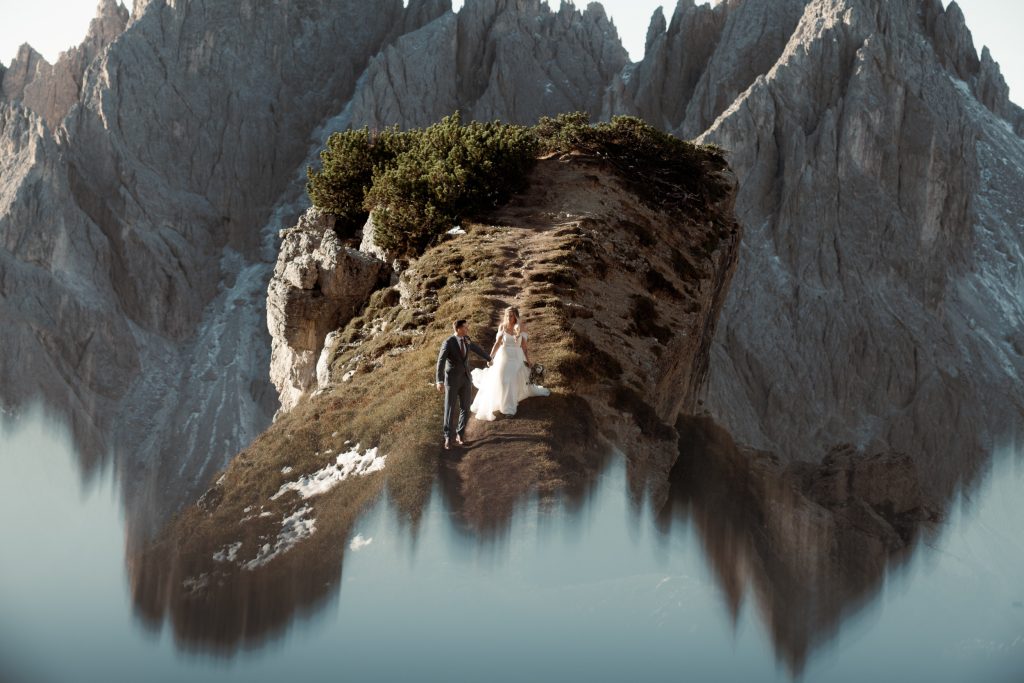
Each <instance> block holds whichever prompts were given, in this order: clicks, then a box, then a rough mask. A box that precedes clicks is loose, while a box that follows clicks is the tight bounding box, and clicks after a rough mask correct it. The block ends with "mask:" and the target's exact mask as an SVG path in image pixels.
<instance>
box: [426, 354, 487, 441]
mask: <svg viewBox="0 0 1024 683" xmlns="http://www.w3.org/2000/svg"><path fill="white" fill-rule="evenodd" d="M470 351H472V352H473V353H475V354H476V355H478V356H480V357H481V358H483V359H485V360H487V362H490V360H491V357H490V356H489V355H487V352H486V351H484V350H483V349H482V348H480V346H478V345H477V344H475V343H474V342H472V341H470V339H469V337H466V354H465V355H463V353H462V348H461V346H460V344H459V338H458V337H457V336H456V335H454V334H453V335H452V336H450V337H448V338H447V339H445V340H444V341H443V342H441V350H440V351H439V352H438V354H437V373H436V374H437V383H438V384H444V438H446V439H447V438H449V437H451V435H452V428H451V424H452V413H453V412H454V411H455V401H456V400H458V402H459V404H460V407H461V408H462V411H461V412H460V413H459V426H458V429H457V430H456V431H457V433H458V434H459V435H460V436H461V435H462V433H463V432H464V431H465V429H466V422H467V421H468V420H469V406H470V404H471V403H472V399H473V397H472V393H471V391H470V388H471V387H472V386H473V378H472V377H471V376H470V374H469V352H470Z"/></svg>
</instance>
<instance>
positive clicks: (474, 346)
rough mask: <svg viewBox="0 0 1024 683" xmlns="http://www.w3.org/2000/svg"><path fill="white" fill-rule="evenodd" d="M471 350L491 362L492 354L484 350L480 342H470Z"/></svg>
mask: <svg viewBox="0 0 1024 683" xmlns="http://www.w3.org/2000/svg"><path fill="white" fill-rule="evenodd" d="M469 350H470V351H472V352H473V353H475V354H476V355H478V356H480V357H481V358H483V359H484V360H485V361H487V362H488V363H490V362H491V356H490V354H488V353H487V352H486V351H484V350H483V348H482V347H481V346H480V345H479V344H477V343H476V342H474V341H471V342H469Z"/></svg>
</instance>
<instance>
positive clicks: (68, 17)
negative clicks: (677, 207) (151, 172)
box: [0, 0, 1024, 105]
mask: <svg viewBox="0 0 1024 683" xmlns="http://www.w3.org/2000/svg"><path fill="white" fill-rule="evenodd" d="M223 1H225V2H228V1H230V0H223ZM559 1H560V0H549V4H550V5H551V6H552V7H554V6H555V5H556V4H557V3H558V2H559ZM943 1H944V2H945V0H943ZM132 2H133V0H125V4H126V6H128V7H129V8H131V5H132ZM958 2H959V4H960V7H961V8H962V9H963V11H964V15H965V16H966V17H967V25H968V26H969V27H970V28H971V32H972V33H973V34H974V44H975V46H976V47H977V48H978V53H979V54H980V53H981V46H982V45H988V46H989V49H990V50H991V51H992V56H993V57H994V58H995V60H996V61H997V62H999V64H1000V66H1001V67H1002V70H1003V75H1004V76H1005V77H1006V82H1007V83H1008V84H1009V85H1010V96H1011V98H1013V99H1014V101H1016V102H1017V103H1018V104H1022V105H1024V49H1021V45H1020V41H1021V38H1020V28H1021V27H1022V26H1024V2H1016V1H1011V0H958ZM586 4H587V2H586V0H579V1H578V2H576V6H577V7H580V8H583V7H585V6H586ZM602 4H603V5H604V6H605V9H606V11H607V12H608V14H609V16H611V17H612V20H613V21H614V22H615V26H616V27H617V28H618V30H619V35H620V36H621V37H622V41H623V44H624V45H625V47H626V49H627V50H628V51H629V55H630V57H631V58H632V59H633V60H634V61H636V60H639V59H640V58H641V57H643V51H644V38H645V37H646V35H647V25H648V24H649V23H650V20H651V14H652V13H653V12H654V10H655V8H657V7H658V6H659V5H661V6H663V7H665V17H666V19H668V18H671V16H672V9H673V8H674V7H675V3H674V2H671V1H670V2H666V1H665V0H603V2H602ZM946 4H948V2H946ZM96 5H97V2H96V0H29V1H28V2H26V0H0V60H2V61H3V63H4V64H10V62H11V59H13V57H14V55H15V53H16V52H17V50H18V46H19V45H21V44H22V43H25V42H27V43H29V44H31V45H32V47H34V48H35V49H36V50H38V51H39V52H41V53H42V54H43V56H45V57H46V58H47V59H48V60H49V61H50V62H53V61H55V60H56V59H57V55H58V54H59V53H60V51H61V50H65V49H67V48H68V47H71V46H72V45H77V44H78V43H79V42H81V40H82V38H84V37H85V31H86V28H87V27H88V25H89V20H90V19H91V18H92V17H93V15H94V14H95V11H96ZM453 5H454V6H455V8H456V9H458V8H459V7H461V6H462V0H454V2H453Z"/></svg>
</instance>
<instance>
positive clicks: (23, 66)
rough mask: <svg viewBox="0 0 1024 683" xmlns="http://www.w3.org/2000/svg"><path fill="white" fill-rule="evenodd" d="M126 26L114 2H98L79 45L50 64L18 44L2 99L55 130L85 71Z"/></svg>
mask: <svg viewBox="0 0 1024 683" xmlns="http://www.w3.org/2000/svg"><path fill="white" fill-rule="evenodd" d="M127 23H128V10H127V9H125V7H124V5H123V4H120V3H118V2H116V1H115V0H102V2H100V3H99V7H98V9H97V16H96V18H95V19H93V20H92V21H91V22H90V23H89V31H88V33H87V34H86V36H85V40H84V41H83V42H82V44H81V45H78V46H75V47H73V48H71V49H70V50H67V51H65V52H62V53H61V54H60V57H59V58H58V59H57V63H56V64H53V65H51V64H50V63H49V62H47V61H46V60H45V59H44V58H43V57H42V56H41V55H40V54H39V53H37V52H36V51H35V50H33V49H32V47H31V46H29V45H22V46H21V49H20V50H19V51H18V55H17V57H15V59H14V62H13V63H12V64H11V69H10V71H8V75H5V76H4V77H3V80H2V82H3V88H2V92H3V96H4V98H5V99H7V100H8V101H14V100H21V102H22V104H23V105H24V106H25V107H27V108H29V109H31V110H32V111H34V112H36V113H38V114H39V115H40V116H42V117H43V118H44V119H46V122H47V123H48V124H49V125H50V127H51V128H55V127H57V126H58V125H59V124H60V122H61V121H62V120H63V119H64V117H65V116H66V115H67V113H68V111H70V109H71V107H72V106H73V105H74V104H76V103H77V102H78V101H79V97H80V94H81V90H82V84H83V79H84V77H85V70H86V68H87V67H88V66H89V64H90V63H92V61H93V60H94V59H95V58H96V57H97V56H99V54H100V53H101V52H103V50H104V49H105V48H106V47H107V45H109V44H110V43H111V42H113V40H114V39H115V38H117V36H119V35H120V34H121V32H122V31H124V28H125V25H126V24H127Z"/></svg>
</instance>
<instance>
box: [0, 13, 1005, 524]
mask: <svg viewBox="0 0 1024 683" xmlns="http://www.w3.org/2000/svg"><path fill="white" fill-rule="evenodd" d="M353 26H358V27H359V30H357V31H353V30H352V27H353ZM647 38H648V39H647V55H646V56H645V59H644V60H643V61H642V62H639V63H636V64H629V63H628V61H627V58H626V53H625V51H624V50H623V48H622V46H621V45H620V43H619V40H618V36H617V35H616V33H615V29H614V27H613V26H612V24H611V23H610V22H609V21H608V19H607V17H606V16H605V14H604V12H603V10H601V9H600V6H598V5H596V4H592V5H590V6H588V7H587V8H586V10H584V11H582V12H579V11H576V10H574V9H572V8H571V7H570V6H568V5H566V6H563V8H562V9H561V10H560V11H558V12H552V11H551V10H550V9H548V8H547V7H546V6H545V5H542V4H541V3H539V1H538V0H467V3H466V5H465V6H464V7H463V9H462V10H461V11H460V12H459V13H458V14H454V13H452V12H451V5H450V2H448V0H412V1H411V2H410V3H409V7H408V8H403V7H402V2H401V0H385V1H384V2H379V3H373V4H372V5H371V4H370V3H361V2H354V1H349V2H329V1H328V0H309V1H308V2H303V3H261V2H255V1H254V0H243V1H241V2H239V3H236V4H234V5H231V6H229V5H227V4H225V3H221V2H214V1H213V0H194V1H192V2H188V3H183V2H168V1H167V0H136V3H135V5H134V9H133V11H132V14H131V16H130V17H126V15H125V11H124V8H123V7H122V6H120V5H118V4H115V3H114V2H113V1H112V0H104V2H102V3H101V5H100V11H99V16H98V18H97V19H96V21H94V22H93V25H92V27H91V28H90V32H89V37H88V38H87V39H86V41H85V42H84V43H83V45H82V46H79V47H78V48H75V49H72V50H70V51H68V52H66V53H64V55H62V57H61V58H60V59H58V62H57V64H56V65H53V66H50V65H48V64H46V63H45V60H42V58H41V57H39V56H38V54H36V53H34V51H32V50H31V49H30V48H28V47H26V48H25V49H23V50H22V52H21V53H19V56H18V57H17V58H16V59H15V61H14V62H13V63H12V64H11V66H10V68H6V69H3V68H0V78H2V87H0V92H2V95H0V170H2V174H0V244H2V248H0V312H2V313H3V319H4V321H5V323H7V321H10V324H7V325H5V330H4V332H3V339H4V343H5V348H10V349H13V350H15V351H16V353H12V354H8V355H7V356H5V358H3V359H0V387H2V389H0V394H2V395H0V399H2V402H3V404H4V405H5V406H7V407H11V406H17V405H22V404H24V403H26V402H27V401H30V400H34V399H38V398H42V399H43V400H45V401H46V402H48V403H49V404H50V405H51V406H53V407H55V408H56V409H57V410H59V411H61V412H66V413H67V414H69V415H70V416H71V419H72V421H73V423H74V424H75V425H76V427H78V428H79V429H78V433H79V438H80V440H81V441H82V442H83V443H85V442H90V443H91V437H89V436H88V435H91V434H95V433H102V434H106V435H107V436H108V442H109V441H110V440H112V441H116V442H119V443H125V444H131V446H129V447H128V448H129V450H131V451H132V452H131V453H130V454H129V455H130V457H127V460H126V461H125V462H131V463H134V465H132V466H131V467H127V469H128V470H129V474H131V475H133V476H135V477H136V478H137V479H139V480H141V481H143V482H144V483H143V485H142V486H141V488H140V490H141V491H143V493H140V494H139V496H138V497H139V500H140V501H141V500H143V499H147V498H148V499H153V498H158V497H160V496H156V495H149V494H161V495H162V496H163V497H164V498H166V497H167V496H168V489H173V490H174V491H175V492H177V491H178V490H179V489H180V492H181V495H182V497H187V496H188V495H189V494H190V492H191V491H194V490H195V489H196V488H198V487H201V486H202V484H204V483H205V479H206V478H207V477H208V475H209V473H210V472H212V471H213V470H214V469H216V468H217V467H219V465H220V464H221V463H223V462H224V461H225V459H226V458H227V457H229V456H230V455H231V454H232V453H234V452H235V451H237V450H238V448H240V447H241V446H242V445H244V444H245V443H246V442H248V441H249V440H250V439H251V438H253V437H254V436H255V434H257V433H258V432H259V431H260V429H262V427H263V426H264V425H266V424H267V422H268V421H269V420H270V416H271V415H272V413H273V412H274V409H275V407H276V406H275V401H274V397H273V394H272V390H271V389H270V386H269V384H268V382H267V372H266V369H267V366H268V364H269V363H270V347H271V341H270V337H269V335H268V333H267V329H266V318H265V315H266V309H265V303H266V300H265V295H266V292H267V282H268V281H269V279H270V277H271V272H272V269H273V263H274V260H275V258H276V257H277V245H276V236H277V234H278V232H279V231H280V230H281V229H282V228H284V227H286V226H289V225H292V224H294V222H295V220H296V217H297V216H298V215H299V214H301V213H302V211H303V210H304V209H305V208H306V206H307V202H306V200H305V198H304V195H303V181H304V176H303V171H304V170H305V166H306V165H307V163H311V160H312V161H314V162H315V159H316V150H317V148H318V147H319V146H320V145H321V144H322V141H323V139H324V138H325V137H326V135H327V134H328V133H329V132H331V131H332V130H336V129H339V128H344V127H346V126H350V125H351V126H361V125H363V124H368V125H371V126H383V125H389V124H399V125H402V126H419V125H425V124H428V123H430V122H433V121H434V120H436V119H437V118H439V117H440V116H443V115H445V114H448V113H451V111H452V110H454V109H460V110H461V111H462V113H463V115H464V117H465V118H467V119H468V118H476V119H490V118H495V117H497V118H501V119H503V120H506V121H517V122H533V121H534V120H536V118H537V117H538V116H540V115H554V114H556V113H558V112H560V111H565V110H571V109H583V110H586V111H589V112H591V113H592V114H594V115H598V114H600V115H602V116H605V117H607V116H612V115H614V114H618V113H630V114H636V115H639V116H642V117H644V118H646V119H648V120H649V121H651V122H652V123H654V124H656V125H659V126H661V127H663V128H666V129H668V130H671V131H673V132H676V133H678V134H681V135H684V136H696V135H701V136H702V138H701V139H702V140H705V141H713V142H717V143H719V144H721V145H723V146H725V147H727V148H729V149H731V150H732V156H731V164H732V166H733V168H734V169H735V170H736V172H737V174H738V176H739V180H740V194H739V199H738V202H737V213H738V215H739V217H740V220H741V222H742V223H743V224H744V226H745V228H746V232H745V237H744V241H743V245H742V247H741V250H742V251H741V257H740V260H739V267H738V271H737V274H736V277H735V280H734V282H733V286H732V288H731V290H730V295H729V300H728V302H727V304H726V307H725V309H724V313H723V318H722V320H721V322H720V324H719V326H718V328H717V333H716V338H715V342H714V346H713V354H712V367H711V370H710V376H709V381H710V388H709V393H708V397H707V405H708V406H709V407H710V408H711V409H712V411H713V412H714V414H715V416H716V418H717V419H718V420H719V421H720V422H722V423H724V424H725V426H726V427H728V429H729V430H730V431H731V432H732V433H733V434H734V435H735V436H736V437H737V438H738V440H740V441H741V442H743V443H746V444H748V445H751V446H755V447H758V448H762V449H767V450H772V451H775V452H777V453H778V454H780V455H782V456H785V457H787V458H791V459H795V458H807V459H813V460H819V459H820V458H821V457H822V456H823V455H824V454H825V453H827V452H828V451H829V449H830V448H831V447H832V446H833V445H834V444H836V443H844V442H850V443H853V444H856V445H857V446H858V447H860V448H862V449H869V448H870V449H871V450H873V451H878V450H893V449H896V450H900V451H903V452H906V453H908V454H910V455H911V456H912V457H913V458H915V461H916V463H917V467H918V471H929V472H930V471H936V472H938V474H939V475H940V476H939V479H940V481H939V482H938V483H936V488H937V489H939V490H948V489H949V487H950V486H951V482H953V481H954V480H955V479H956V477H957V476H959V474H962V473H963V472H964V469H965V468H964V466H963V465H962V464H958V463H962V462H963V461H964V460H965V459H967V460H970V458H969V457H967V455H966V454H969V453H974V452H977V451H978V450H979V449H983V448H987V447H988V446H990V445H992V444H993V443H994V440H995V439H997V438H998V436H999V433H1000V429H999V422H1000V421H1009V420H1010V419H1011V418H1013V419H1016V418H1017V417H1018V413H1017V412H1015V411H1017V409H1018V408H1017V407H1018V406H1019V405H1020V404H1021V392H1022V388H1021V386H1020V381H1019V371H1020V370H1021V367H1020V364H1021V353H1024V330H1022V325H1021V320H1022V319H1024V318H1022V312H1021V310H1020V307H1021V304H1020V301H1021V297H1020V295H1019V292H1018V291H1017V290H1018V288H1017V285H1016V283H1017V282H1019V278H1020V273H1019V268H1020V263H1021V259H1022V258H1024V254H1022V253H1021V247H1020V244H1019V242H1020V240H1019V234H1020V232H1021V230H1022V228H1024V226H1022V225H1021V219H1020V216H1022V215H1024V207H1022V206H1021V203H1020V202H1021V196H1022V193H1021V191H1020V188H1021V187H1024V178H1022V174H1024V171H1022V169H1024V150H1022V143H1021V138H1020V135H1021V134H1022V133H1024V112H1022V111H1021V109H1020V108H1019V107H1017V106H1016V105H1015V104H1013V103H1012V102H1010V101H1009V99H1008V90H1007V88H1006V85H1005V81H1004V80H1003V79H1002V76H1001V75H1000V73H999V69H998V65H997V64H996V62H995V60H994V59H993V56H992V55H991V54H990V53H989V52H988V51H987V50H982V52H981V54H980V56H978V55H977V53H976V52H975V51H974V47H973V42H972V40H971V38H970V35H969V31H967V28H966V26H964V22H963V17H962V14H961V13H960V12H959V9H958V8H956V7H955V5H951V6H950V7H949V8H947V9H945V10H943V8H942V3H941V2H939V0H918V1H916V2H907V3H889V2H883V0H784V1H781V2H779V1H774V0H771V1H770V0H728V1H727V2H723V3H719V4H717V5H716V6H714V7H711V6H708V5H703V6H698V5H696V4H695V3H694V2H693V1H692V0H682V1H681V2H679V3H678V5H677V7H676V8H675V11H674V12H673V14H672V16H671V17H670V18H669V19H668V21H666V17H665V15H664V13H656V14H655V16H654V18H653V20H652V22H651V27H650V29H649V31H648V37H647ZM329 116H334V118H331V119H328V118H327V117H329ZM302 291H306V290H302ZM312 336H313V337H319V336H320V332H319V331H317V332H316V334H313V335H312ZM314 345H315V344H314ZM15 359H16V360H15ZM313 361H314V362H315V358H314V359H313ZM303 373H304V374H303V378H304V379H302V382H303V383H306V382H309V381H312V380H310V379H309V377H311V376H312V375H310V374H309V373H308V372H307V371H306V370H303ZM295 386H299V384H295ZM302 386H306V385H305V384H303V385H302ZM304 390H305V389H302V391H304ZM115 424H116V425H118V427H117V428H116V430H113V428H112V425H115ZM112 430H113V431H112ZM114 432H116V433H114ZM111 435H112V436H111ZM96 448H97V449H99V448H100V446H99V442H97V446H96ZM154 454H155V455H154ZM951 454H952V455H951ZM154 460H155V461H158V462H159V463H160V464H159V466H151V465H152V461H154ZM168 482H174V483H173V484H169V483H168ZM154 514H157V513H154Z"/></svg>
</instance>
